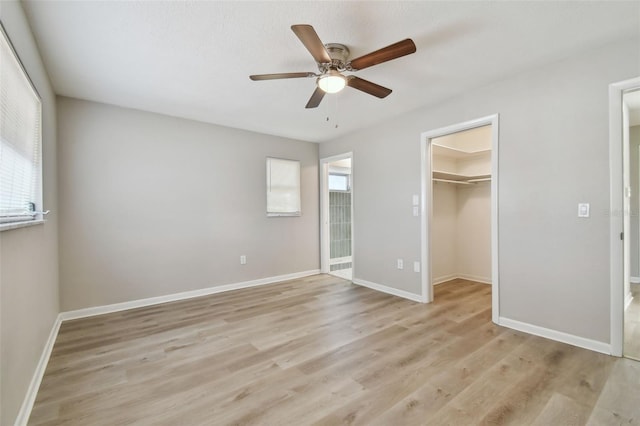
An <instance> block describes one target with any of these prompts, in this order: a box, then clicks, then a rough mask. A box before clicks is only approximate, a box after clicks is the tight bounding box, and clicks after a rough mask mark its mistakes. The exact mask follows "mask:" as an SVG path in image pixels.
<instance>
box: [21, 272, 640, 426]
mask: <svg viewBox="0 0 640 426" xmlns="http://www.w3.org/2000/svg"><path fill="white" fill-rule="evenodd" d="M435 295H436V300H435V302H434V303H433V304H429V305H423V304H419V303H415V302H411V301H407V300H404V299H401V298H398V297H394V296H389V295H386V294H383V293H379V292H375V291H373V290H369V289H367V288H363V287H358V286H356V285H353V284H351V283H349V282H347V281H344V280H342V279H340V278H336V277H332V276H329V275H316V276H313V277H308V278H305V279H300V280H293V281H289V282H285V283H282V284H276V285H269V286H264V287H258V288H252V289H246V290H238V291H233V292H228V293H223V294H218V295H212V296H206V297H200V298H197V299H191V300H187V301H181V302H175V303H168V304H164V305H157V306H153V307H147V308H141V309H135V310H131V311H126V312H121V313H114V314H108V315H102V316H97V317H92V318H86V319H80V320H75V321H68V322H64V323H63V324H62V327H61V329H60V333H59V335H58V339H57V341H56V344H55V347H54V349H53V353H52V356H51V359H50V361H49V365H48V367H47V370H46V373H45V376H44V379H43V382H42V385H41V387H40V390H39V392H38V396H37V400H36V403H35V406H34V409H33V412H32V415H31V418H30V424H33V425H58V424H64V425H125V424H136V425H226V424H262V425H284V424H287V425H289V424H290V425H306V424H321V425H335V424H362V425H394V426H395V425H419V424H430V425H444V424H451V425H467V424H516V425H523V424H537V425H565V424H566V425H569V424H575V425H582V424H592V425H600V424H607V425H608V424H612V425H615V424H625V425H627V424H636V425H637V424H640V412H639V406H640V397H639V395H640V363H636V362H634V361H630V360H626V359H617V358H613V357H609V356H606V355H602V354H598V353H595V352H591V351H588V350H584V349H579V348H576V347H572V346H569V345H565V344H562V343H557V342H553V341H550V340H546V339H543V338H539V337H536V336H531V335H527V334H524V333H520V332H517V331H513V330H510V329H507V328H503V327H499V326H496V325H494V324H493V323H491V320H490V319H491V287H490V286H487V285H483V284H477V283H472V282H469V281H464V280H455V281H452V282H449V283H446V284H441V285H439V286H437V287H436V290H435Z"/></svg>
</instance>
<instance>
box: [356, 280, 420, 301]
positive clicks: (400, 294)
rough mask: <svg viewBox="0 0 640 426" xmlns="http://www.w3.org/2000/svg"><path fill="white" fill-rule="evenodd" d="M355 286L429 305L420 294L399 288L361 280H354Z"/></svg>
mask: <svg viewBox="0 0 640 426" xmlns="http://www.w3.org/2000/svg"><path fill="white" fill-rule="evenodd" d="M352 282H353V283H354V284H357V285H361V286H363V287H367V288H370V289H372V290H377V291H381V292H382V293H387V294H391V295H393V296H398V297H402V298H404V299H409V300H412V301H414V302H420V303H427V301H426V299H424V298H423V296H422V295H420V294H415V293H409V292H408V291H404V290H399V289H397V288H393V287H389V286H386V285H383V284H376V283H372V282H371V281H365V280H361V279H360V278H354V279H353V280H352Z"/></svg>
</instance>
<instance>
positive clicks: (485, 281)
mask: <svg viewBox="0 0 640 426" xmlns="http://www.w3.org/2000/svg"><path fill="white" fill-rule="evenodd" d="M458 278H462V279H463V280H469V281H475V282H477V283H482V284H489V285H491V284H492V283H491V278H487V277H481V276H479V275H467V274H458Z"/></svg>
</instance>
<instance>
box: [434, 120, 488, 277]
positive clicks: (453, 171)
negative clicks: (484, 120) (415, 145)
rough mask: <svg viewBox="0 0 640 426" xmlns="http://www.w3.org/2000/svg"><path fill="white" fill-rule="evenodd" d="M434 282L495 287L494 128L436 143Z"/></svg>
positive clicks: (483, 128)
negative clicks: (462, 280)
mask: <svg viewBox="0 0 640 426" xmlns="http://www.w3.org/2000/svg"><path fill="white" fill-rule="evenodd" d="M432 169H433V176H432V188H433V191H432V197H433V216H432V226H431V230H432V237H431V238H432V241H431V247H432V253H431V267H432V282H433V283H434V284H439V283H442V282H445V281H449V280H451V279H455V278H465V279H469V280H473V281H479V282H484V283H488V284H490V283H491V126H483V127H478V128H475V129H471V130H467V131H464V132H459V133H455V134H452V135H447V136H444V137H441V138H437V139H433V140H432Z"/></svg>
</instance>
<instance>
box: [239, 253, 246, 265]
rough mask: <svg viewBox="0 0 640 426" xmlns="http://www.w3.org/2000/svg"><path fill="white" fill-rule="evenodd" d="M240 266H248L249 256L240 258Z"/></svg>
mask: <svg viewBox="0 0 640 426" xmlns="http://www.w3.org/2000/svg"><path fill="white" fill-rule="evenodd" d="M240 264H241V265H246V264H247V256H245V255H244V254H243V255H242V256H240Z"/></svg>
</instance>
